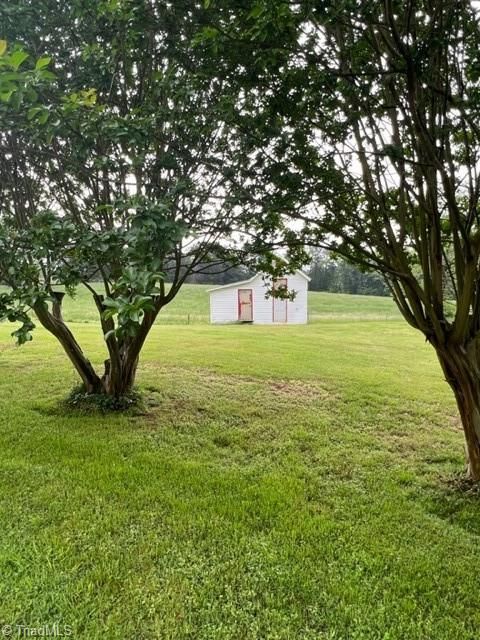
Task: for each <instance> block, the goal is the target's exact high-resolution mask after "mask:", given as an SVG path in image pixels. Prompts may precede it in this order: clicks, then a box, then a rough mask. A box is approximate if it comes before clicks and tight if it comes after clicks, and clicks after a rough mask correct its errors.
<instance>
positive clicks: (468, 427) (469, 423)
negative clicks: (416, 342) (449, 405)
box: [437, 341, 480, 482]
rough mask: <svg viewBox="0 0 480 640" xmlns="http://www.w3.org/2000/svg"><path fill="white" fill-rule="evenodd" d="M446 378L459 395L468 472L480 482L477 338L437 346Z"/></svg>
mask: <svg viewBox="0 0 480 640" xmlns="http://www.w3.org/2000/svg"><path fill="white" fill-rule="evenodd" d="M437 356H438V359H439V361H440V364H441V366H442V369H443V371H444V373H445V378H446V380H447V382H448V384H449V385H450V387H451V388H452V390H453V393H454V394H455V399H456V401H457V406H458V410H459V412H460V418H461V421H462V426H463V431H464V434H465V444H466V447H465V448H466V453H467V460H468V475H469V477H470V478H471V479H472V480H473V481H474V482H479V481H480V358H479V356H480V352H479V345H478V344H477V343H476V342H475V341H473V342H472V343H470V344H469V345H468V346H463V345H458V346H457V345H453V346H450V347H449V348H448V347H447V348H445V347H444V348H441V349H438V348H437Z"/></svg>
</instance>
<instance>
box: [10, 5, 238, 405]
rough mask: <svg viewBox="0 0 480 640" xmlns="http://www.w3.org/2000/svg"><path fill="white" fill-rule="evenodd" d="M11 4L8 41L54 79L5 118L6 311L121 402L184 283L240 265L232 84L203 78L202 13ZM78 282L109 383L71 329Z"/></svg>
mask: <svg viewBox="0 0 480 640" xmlns="http://www.w3.org/2000/svg"><path fill="white" fill-rule="evenodd" d="M4 4H5V6H2V7H1V8H0V24H2V29H3V30H4V31H3V34H4V37H5V38H7V39H8V41H9V42H11V43H16V42H18V43H21V45H22V46H23V49H24V54H23V56H22V57H23V59H22V60H21V61H20V63H21V64H22V65H23V67H24V68H25V69H26V70H27V71H28V70H29V69H30V68H32V67H34V64H33V63H32V62H31V61H32V58H33V56H35V57H36V58H38V57H39V56H40V59H39V62H37V63H36V64H37V65H39V66H40V70H43V74H44V78H43V80H44V81H45V82H44V83H43V84H42V85H41V86H40V85H39V86H38V87H36V92H35V95H34V96H33V95H32V96H30V97H28V96H25V95H24V96H19V98H18V100H15V104H14V105H11V104H5V105H4V107H3V108H2V109H1V110H0V118H1V120H2V122H1V125H2V126H1V127H0V147H1V149H0V150H1V160H0V281H3V282H6V283H7V284H8V285H9V287H10V290H9V292H8V293H5V294H2V295H1V297H0V312H1V315H3V316H4V317H7V318H8V319H9V320H10V321H12V322H17V321H20V322H21V326H20V328H19V329H17V330H16V331H15V333H14V335H15V336H16V337H17V338H18V340H19V342H20V343H22V342H25V341H27V340H30V339H31V337H32V334H31V332H32V329H33V328H34V323H33V321H32V312H33V314H34V315H35V316H36V318H37V319H38V320H39V322H40V323H41V325H43V327H44V328H45V329H46V330H47V331H49V332H50V333H51V334H52V335H54V336H55V338H57V340H58V341H59V342H60V344H61V345H62V347H63V348H64V350H65V352H66V354H67V355H68V357H69V359H70V360H71V362H72V364H73V365H74V367H75V369H76V371H77V372H78V374H79V376H80V378H81V381H82V383H83V386H84V389H85V391H86V392H87V393H101V394H108V395H112V396H122V395H125V394H128V393H129V392H130V390H131V389H132V386H133V383H134V380H135V374H136V369H137V365H138V360H139V356H140V352H141V350H142V347H143V345H144V343H145V340H146V338H147V336H148V334H149V331H150V329H151V327H152V325H153V323H154V321H155V319H156V317H157V315H158V313H159V312H160V311H161V309H162V308H163V307H164V306H165V305H167V304H168V303H169V302H171V301H172V300H173V298H174V297H175V296H176V295H177V293H178V291H179V290H180V288H181V286H182V284H183V282H184V281H185V280H186V279H187V278H188V277H189V276H191V275H192V274H195V273H196V272H197V271H198V270H200V271H202V270H204V269H205V266H206V265H209V266H210V267H211V268H214V267H215V265H224V264H225V261H229V264H233V265H235V264H238V263H239V262H240V257H239V256H241V252H240V251H239V247H238V242H236V241H234V240H232V225H233V221H234V219H235V216H236V215H237V212H236V209H235V206H234V202H233V201H231V200H229V198H228V192H227V190H226V188H225V185H226V180H227V178H226V169H225V167H226V163H225V156H226V155H227V153H228V154H232V149H233V145H232V142H231V136H230V133H229V131H228V129H226V128H225V127H224V126H222V121H221V118H220V113H221V110H222V104H223V101H225V100H226V99H227V98H228V95H229V93H228V91H229V88H228V83H227V82H226V81H225V80H220V79H215V78H212V77H209V76H208V74H206V73H205V67H200V64H199V60H200V54H201V51H200V50H196V49H195V48H193V47H192V45H191V42H192V39H193V38H194V36H195V34H196V33H197V32H198V30H199V29H200V28H201V27H202V26H203V23H202V20H203V16H204V13H205V10H204V8H203V6H197V5H195V4H194V5H193V6H192V3H190V2H175V3H151V2H148V1H147V0H108V1H100V2H97V1H95V2H94V1H89V0H88V1H87V0H84V1H81V2H72V3H65V2H60V1H59V0H35V1H33V0H31V1H29V0H23V1H18V2H9V3H4ZM25 51H26V52H31V53H32V55H31V56H30V58H29V57H28V54H27V53H25ZM45 76H46V77H45ZM46 81H48V84H46ZM0 98H1V96H0ZM232 165H233V163H232V162H230V163H229V165H228V166H229V167H230V168H232ZM93 280H100V281H101V283H102V285H103V287H102V289H99V288H95V287H94V286H93V285H92V284H91V283H92V281H93ZM167 282H168V283H169V284H168V285H167V284H166V283H167ZM77 286H85V287H86V288H87V289H88V290H89V291H90V293H91V295H92V297H93V299H94V301H95V303H96V306H97V308H98V313H99V318H100V321H101V327H102V330H103V334H104V338H105V344H106V349H107V351H108V357H107V359H106V360H105V367H104V371H103V373H98V372H97V371H96V370H95V368H94V367H93V366H92V364H91V363H90V361H89V360H88V358H87V356H86V355H85V353H84V352H83V350H82V348H81V346H80V345H79V343H78V341H77V339H76V338H75V336H74V334H73V332H72V330H71V328H69V327H68V326H67V324H66V323H65V322H64V320H63V318H62V312H61V309H62V300H63V297H64V295H65V291H66V292H67V293H73V292H74V290H75V288H76V287H77Z"/></svg>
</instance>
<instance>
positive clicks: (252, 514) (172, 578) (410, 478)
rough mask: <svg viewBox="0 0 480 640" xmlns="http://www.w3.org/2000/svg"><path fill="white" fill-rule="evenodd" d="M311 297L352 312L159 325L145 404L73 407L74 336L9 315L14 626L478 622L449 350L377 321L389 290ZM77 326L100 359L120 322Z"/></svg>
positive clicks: (172, 635)
mask: <svg viewBox="0 0 480 640" xmlns="http://www.w3.org/2000/svg"><path fill="white" fill-rule="evenodd" d="M192 300H197V308H198V309H199V310H201V309H202V306H201V305H204V304H205V302H204V301H205V297H204V292H203V289H197V290H195V289H191V290H187V292H186V294H185V297H184V298H183V300H182V299H179V301H178V303H177V304H178V307H177V309H179V310H182V309H185V308H188V309H189V308H191V307H192V305H193V302H192ZM322 300H323V303H322ZM76 304H80V299H77V301H76ZM311 304H312V308H313V307H314V306H315V308H316V309H317V313H318V314H320V313H325V314H326V315H327V311H326V309H327V308H328V313H332V314H333V315H334V316H335V317H334V318H333V319H323V320H319V321H318V322H314V323H312V324H310V325H308V326H300V327H293V326H291V327H288V326H287V327H255V326H237V325H231V326H226V327H213V326H209V325H207V324H193V325H192V326H185V325H182V324H180V325H173V324H171V325H168V326H157V327H155V328H154V330H153V333H152V335H151V338H150V339H149V341H148V344H147V346H146V350H145V354H144V358H143V360H142V363H141V366H140V371H139V385H140V388H141V389H142V390H143V392H144V394H145V396H146V404H147V406H146V408H145V411H143V412H142V413H141V414H139V415H123V416H122V415H117V416H112V415H110V416H104V417H101V416H81V415H74V414H73V415H72V414H65V412H64V410H63V409H62V406H61V404H60V402H61V400H62V398H64V396H65V394H66V393H67V391H68V390H69V389H70V387H71V386H72V385H73V384H74V382H75V377H74V375H73V373H72V371H71V367H70V366H69V364H68V362H67V361H66V359H65V357H64V356H63V354H62V352H61V350H60V348H59V347H58V345H57V344H56V343H55V342H54V341H53V340H52V339H51V338H50V337H49V336H47V335H46V334H45V333H44V332H42V331H41V330H39V331H38V332H36V333H35V339H34V341H33V343H31V344H29V345H27V346H26V347H22V348H21V349H17V348H15V347H14V346H13V344H12V342H11V339H10V338H9V332H10V331H11V327H9V326H7V325H5V324H3V325H0V372H1V374H2V375H1V377H0V525H1V528H2V529H1V530H2V535H1V536H0V623H4V624H24V625H29V626H40V625H42V624H47V623H50V624H51V623H53V622H55V621H57V622H59V623H60V624H66V625H69V626H71V627H72V628H73V636H72V637H77V638H82V639H83V638H85V639H97V638H98V639H100V638H102V639H103V638H115V639H117V638H118V639H119V640H120V639H122V640H124V639H125V638H159V639H161V640H164V639H175V640H177V639H180V640H184V639H189V640H212V639H213V640H225V639H226V640H250V639H253V640H266V639H267V640H279V639H281V640H297V639H298V640H327V639H328V640H340V639H341V640H360V639H361V640H386V639H388V640H453V639H455V640H457V639H458V640H473V639H474V638H477V637H478V629H479V628H480V610H479V608H478V593H479V588H480V577H479V574H478V570H477V567H478V562H479V544H478V543H479V534H480V527H479V522H480V503H479V499H480V497H479V495H478V494H477V493H476V492H475V491H474V490H467V487H465V486H463V485H462V484H461V482H460V478H461V477H462V472H463V464H464V463H463V452H462V449H463V440H462V434H461V430H460V428H459V425H458V419H457V414H456V410H455V407H454V403H453V399H452V396H451V394H450V392H449V390H448V388H447V386H446V383H445V382H444V381H443V380H442V376H441V374H440V369H439V366H438V364H437V362H436V361H435V358H434V354H433V353H432V351H431V349H429V347H428V346H427V345H426V344H425V342H424V340H423V339H422V337H421V336H420V335H418V334H416V333H415V332H413V331H411V330H410V329H409V328H408V327H407V326H406V325H405V324H404V323H403V322H400V321H399V322H397V321H395V320H392V321H388V322H386V321H385V319H382V320H372V319H371V317H372V314H375V313H377V314H382V313H383V312H384V311H385V312H386V316H388V317H389V312H388V305H389V304H390V302H389V301H388V300H384V299H380V300H375V299H373V300H369V299H364V298H361V299H350V298H349V297H348V296H334V295H332V294H325V295H324V296H322V295H321V294H319V295H315V296H312V302H311ZM182 305H183V306H182ZM203 308H204V307H203ZM349 311H350V312H351V314H352V320H350V319H345V318H343V319H342V318H341V317H340V316H341V314H347V313H348V312H349ZM73 313H74V307H72V314H73ZM85 313H86V314H87V312H85ZM362 314H365V315H364V318H370V319H369V320H368V321H362V320H361V319H359V318H360V317H361V316H362ZM180 315H181V314H180ZM199 315H202V314H201V313H199ZM81 316H82V308H81V306H79V307H77V310H76V311H75V316H73V315H72V317H75V318H77V319H79V318H80V317H81ZM353 319H354V320H355V321H353ZM74 329H75V331H76V332H77V333H78V336H79V339H80V342H81V343H82V345H83V346H84V347H85V349H86V350H87V351H88V353H89V354H90V355H91V357H92V360H93V361H94V362H95V363H98V364H99V363H100V362H101V361H102V359H103V358H104V351H103V344H102V338H101V335H100V332H99V329H98V327H97V326H96V325H95V324H93V323H91V324H76V325H74Z"/></svg>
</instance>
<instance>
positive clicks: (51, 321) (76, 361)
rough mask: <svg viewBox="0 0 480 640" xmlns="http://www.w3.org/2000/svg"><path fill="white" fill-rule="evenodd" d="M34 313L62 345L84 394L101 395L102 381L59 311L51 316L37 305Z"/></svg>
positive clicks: (40, 304)
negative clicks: (83, 389)
mask: <svg viewBox="0 0 480 640" xmlns="http://www.w3.org/2000/svg"><path fill="white" fill-rule="evenodd" d="M34 311H35V314H36V316H37V318H38V319H39V320H40V322H41V324H42V325H43V326H44V327H45V329H46V330H47V331H49V332H50V333H51V334H52V335H53V336H55V338H57V340H58V341H59V342H60V344H61V345H62V347H63V349H64V351H65V353H66V354H67V356H68V357H69V359H70V362H71V363H72V364H73V366H74V367H75V369H76V370H77V372H78V374H79V376H80V378H81V380H82V382H83V385H84V387H85V390H86V392H87V393H101V392H102V381H101V379H100V377H99V376H98V375H97V373H96V372H95V369H94V368H93V366H92V364H91V362H90V361H89V360H88V358H86V357H85V354H84V353H83V351H82V349H81V347H80V345H79V344H78V342H77V341H76V340H75V337H74V335H73V334H72V332H71V331H70V329H69V328H68V327H67V325H66V324H65V323H64V322H63V320H62V319H61V312H60V309H57V310H56V313H55V315H53V313H50V311H49V310H48V307H47V306H46V305H45V304H43V303H39V304H37V305H35V307H34Z"/></svg>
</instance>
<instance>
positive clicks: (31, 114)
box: [27, 107, 42, 120]
mask: <svg viewBox="0 0 480 640" xmlns="http://www.w3.org/2000/svg"><path fill="white" fill-rule="evenodd" d="M41 110H42V109H41V107H31V109H29V110H28V111H27V120H33V119H34V118H35V116H36V115H37V114H38V113H40V111H41Z"/></svg>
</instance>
